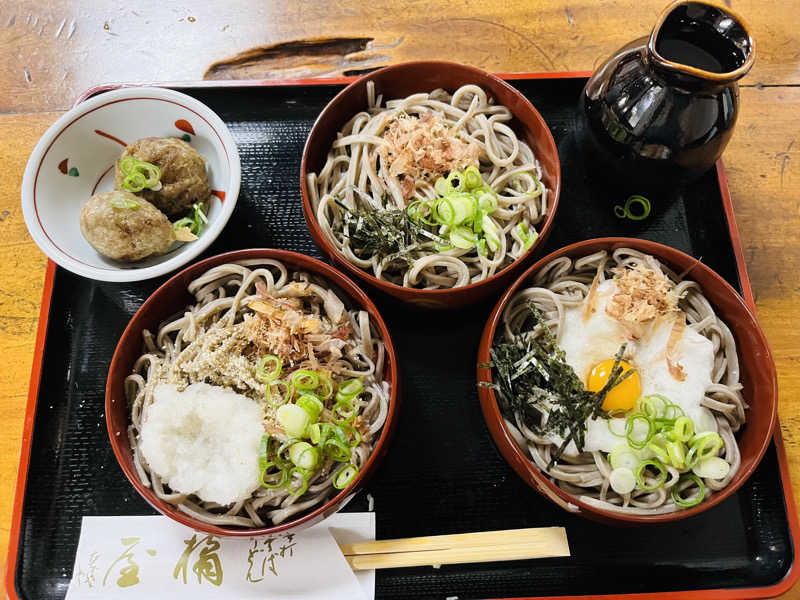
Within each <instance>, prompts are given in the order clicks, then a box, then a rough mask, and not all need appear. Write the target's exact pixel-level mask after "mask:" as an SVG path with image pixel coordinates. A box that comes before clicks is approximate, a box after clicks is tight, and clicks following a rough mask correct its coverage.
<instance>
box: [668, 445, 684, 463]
mask: <svg viewBox="0 0 800 600" xmlns="http://www.w3.org/2000/svg"><path fill="white" fill-rule="evenodd" d="M667 454H668V455H669V462H670V463H672V466H673V467H675V468H676V469H683V468H684V467H685V466H686V464H685V463H686V447H685V446H684V445H683V442H667Z"/></svg>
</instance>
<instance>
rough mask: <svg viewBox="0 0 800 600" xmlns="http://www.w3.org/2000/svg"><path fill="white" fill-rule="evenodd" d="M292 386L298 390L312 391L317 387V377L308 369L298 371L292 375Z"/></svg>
mask: <svg viewBox="0 0 800 600" xmlns="http://www.w3.org/2000/svg"><path fill="white" fill-rule="evenodd" d="M292 385H293V386H294V387H295V388H297V389H298V390H313V389H315V388H316V387H317V386H318V385H319V375H318V374H317V373H316V372H314V371H309V370H308V369H298V370H297V371H295V372H294V373H292Z"/></svg>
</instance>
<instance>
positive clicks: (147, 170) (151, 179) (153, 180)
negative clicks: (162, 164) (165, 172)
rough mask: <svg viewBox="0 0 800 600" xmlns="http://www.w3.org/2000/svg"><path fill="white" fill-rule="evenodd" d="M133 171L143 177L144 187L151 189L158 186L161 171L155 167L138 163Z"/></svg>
mask: <svg viewBox="0 0 800 600" xmlns="http://www.w3.org/2000/svg"><path fill="white" fill-rule="evenodd" d="M134 169H135V171H136V172H137V173H141V174H142V175H144V178H145V184H144V187H146V188H151V189H152V188H154V187H156V186H157V185H158V182H159V180H160V179H161V169H159V168H158V167H157V166H156V165H153V164H151V163H148V162H143V161H140V162H139V163H137V164H136V166H135V167H134Z"/></svg>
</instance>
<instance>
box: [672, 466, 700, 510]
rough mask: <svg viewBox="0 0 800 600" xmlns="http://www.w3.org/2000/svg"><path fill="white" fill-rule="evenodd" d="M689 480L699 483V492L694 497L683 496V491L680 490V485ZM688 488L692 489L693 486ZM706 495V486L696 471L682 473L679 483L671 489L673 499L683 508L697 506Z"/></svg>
mask: <svg viewBox="0 0 800 600" xmlns="http://www.w3.org/2000/svg"><path fill="white" fill-rule="evenodd" d="M687 480H688V481H693V482H694V483H695V484H697V494H696V495H695V496H693V497H692V498H684V497H683V496H681V494H682V493H683V492H682V491H680V492H679V491H678V488H679V487H680V485H681V483H683V482H684V481H687ZM687 489H689V490H691V489H693V488H692V487H691V486H690V487H688V488H687ZM683 491H685V490H683ZM705 495H706V486H705V484H704V483H703V480H702V479H700V478H699V477H698V476H697V475H695V474H694V473H686V474H685V475H682V476H681V478H680V480H679V481H678V483H676V484H675V485H674V486H672V490H671V491H670V496H671V497H672V501H673V502H674V503H675V504H677V505H678V506H680V507H682V508H691V507H692V506H697V505H698V504H700V503H701V502H702V501H703V498H705Z"/></svg>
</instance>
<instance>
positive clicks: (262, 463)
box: [258, 433, 269, 473]
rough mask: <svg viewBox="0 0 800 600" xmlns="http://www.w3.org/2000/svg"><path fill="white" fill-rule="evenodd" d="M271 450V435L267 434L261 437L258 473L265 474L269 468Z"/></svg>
mask: <svg viewBox="0 0 800 600" xmlns="http://www.w3.org/2000/svg"><path fill="white" fill-rule="evenodd" d="M268 449H269V434H268V433H265V434H264V435H262V436H261V444H260V445H259V447H258V471H259V472H260V473H263V472H264V469H266V468H267V466H266V465H267V453H268V452H267V450H268Z"/></svg>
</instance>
